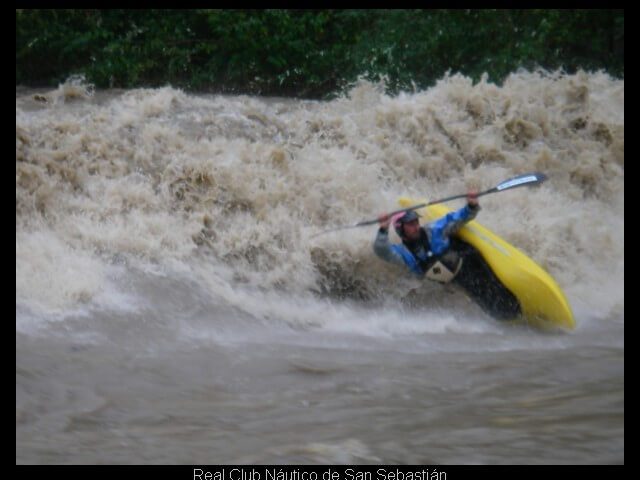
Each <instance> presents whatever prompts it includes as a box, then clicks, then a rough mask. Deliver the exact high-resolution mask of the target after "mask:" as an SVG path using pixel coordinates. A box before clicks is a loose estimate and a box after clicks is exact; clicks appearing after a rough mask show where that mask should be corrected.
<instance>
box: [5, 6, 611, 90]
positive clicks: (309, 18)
mask: <svg viewBox="0 0 640 480" xmlns="http://www.w3.org/2000/svg"><path fill="white" fill-rule="evenodd" d="M537 66H540V67H543V68H547V69H556V68H564V69H565V70H566V71H568V72H573V71H575V70H577V69H579V68H582V69H586V70H596V69H604V70H606V71H608V72H609V73H610V74H612V75H615V76H623V75H624V10H493V9H491V10H209V9H199V10H16V84H23V85H56V84H58V83H60V82H63V81H64V80H65V79H66V78H67V77H68V76H69V75H71V74H74V73H84V74H85V76H86V77H87V79H88V80H89V81H90V82H92V83H95V84H96V86H98V87H137V86H160V85H166V84H172V85H175V86H178V87H182V88H186V89H192V90H208V91H217V92H236V93H241V92H243V93H260V94H269V95H295V96H303V97H322V96H324V95H328V94H331V93H336V92H339V91H340V90H341V89H343V88H344V87H345V86H347V85H348V84H350V83H351V82H353V81H355V80H356V79H357V78H358V77H361V76H363V77H365V78H368V79H372V80H377V79H380V78H383V77H384V78H385V84H386V85H387V88H388V89H389V91H390V92H397V91H399V90H406V89H409V90H410V89H412V88H415V87H417V88H424V87H427V86H429V85H432V84H433V83H434V82H435V81H436V80H438V79H439V78H441V77H442V76H443V75H444V74H445V73H446V72H447V71H451V72H461V73H463V74H465V75H469V76H471V77H472V78H473V79H474V80H478V79H479V78H480V77H481V76H482V75H483V73H485V72H486V73H487V74H488V75H489V79H490V80H492V81H495V82H500V81H502V80H503V79H504V77H505V76H506V75H508V74H509V73H510V72H512V71H514V70H517V69H518V68H520V67H524V68H529V69H531V68H535V67H537Z"/></svg>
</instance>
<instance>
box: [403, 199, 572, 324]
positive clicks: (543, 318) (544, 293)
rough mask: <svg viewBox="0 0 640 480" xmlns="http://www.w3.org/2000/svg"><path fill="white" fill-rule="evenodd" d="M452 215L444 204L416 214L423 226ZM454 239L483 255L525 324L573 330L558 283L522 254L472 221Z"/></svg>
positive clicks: (412, 202)
mask: <svg viewBox="0 0 640 480" xmlns="http://www.w3.org/2000/svg"><path fill="white" fill-rule="evenodd" d="M398 203H399V204H400V206H401V207H410V206H412V205H416V204H421V203H428V201H425V200H415V199H411V198H408V197H402V198H400V199H399V201H398ZM451 211H452V210H451V209H449V208H448V207H446V206H445V205H443V204H436V205H430V206H427V207H423V208H421V209H419V210H417V212H418V214H419V215H420V216H421V217H422V219H423V222H424V220H426V221H427V222H430V221H434V220H436V219H438V218H440V217H442V216H444V215H446V214H447V213H449V212H451ZM454 237H458V238H459V239H460V240H462V241H463V242H465V243H467V244H469V245H471V246H472V247H474V248H475V249H476V250H477V251H478V252H479V253H480V255H482V258H483V259H484V261H485V262H486V264H487V265H488V266H489V268H490V269H491V270H492V272H493V274H495V277H497V279H498V280H499V282H500V283H501V284H502V286H504V287H506V290H508V291H509V292H511V293H512V294H513V296H514V297H515V298H516V299H517V302H518V303H519V307H520V308H519V311H520V312H521V317H522V319H524V320H525V321H526V322H527V323H529V324H531V325H534V326H536V327H539V328H548V327H552V328H554V327H557V328H561V329H565V330H571V329H573V328H575V319H574V317H573V313H572V311H571V307H570V305H569V302H568V301H567V298H566V296H565V294H564V292H563V291H562V289H561V288H560V286H559V285H558V283H557V282H556V281H555V280H554V279H553V277H551V275H549V273H547V272H546V271H545V270H544V269H543V268H542V267H541V266H540V265H538V264H537V263H536V262H534V261H533V260H532V259H531V258H529V257H528V256H527V255H525V254H524V253H523V252H522V251H520V250H518V249H517V248H516V247H514V246H513V245H511V244H510V243H508V242H507V241H505V240H504V239H502V238H500V237H499V236H498V235H496V234H495V233H493V232H492V231H491V230H489V229H488V228H486V227H483V226H482V225H480V224H479V223H478V222H477V221H475V220H472V221H470V222H468V223H467V224H465V225H464V226H463V227H462V228H461V229H460V230H458V231H457V232H456V233H455V234H454Z"/></svg>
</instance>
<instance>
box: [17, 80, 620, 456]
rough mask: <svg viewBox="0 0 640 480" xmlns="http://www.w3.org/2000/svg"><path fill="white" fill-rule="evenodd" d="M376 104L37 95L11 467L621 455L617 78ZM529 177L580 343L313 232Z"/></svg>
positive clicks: (485, 218) (495, 208)
mask: <svg viewBox="0 0 640 480" xmlns="http://www.w3.org/2000/svg"><path fill="white" fill-rule="evenodd" d="M383 92H384V85H378V84H372V83H368V82H365V81H361V82H359V83H358V84H356V85H355V86H354V87H353V88H352V89H351V90H350V92H349V93H348V95H346V96H344V97H341V98H338V99H335V100H332V101H322V102H321V101H303V100H292V99H280V98H258V97H249V96H218V95H198V94H188V93H185V92H183V91H181V90H178V89H174V88H171V87H166V88H159V89H137V90H120V91H116V90H109V91H94V90H93V88H92V86H91V85H88V84H87V83H85V82H84V81H82V79H78V78H73V79H71V80H69V81H68V82H67V83H65V84H64V85H61V86H60V87H59V88H58V89H57V90H54V91H42V90H38V91H36V90H32V89H23V88H17V89H16V461H17V463H202V464H207V463H208V464H212V463H224V462H230V463H236V462H240V463H254V462H257V463H273V462H276V463H300V462H302V463H350V462H356V463H380V462H383V463H549V462H552V463H556V462H559V463H565V462H568V463H576V462H577V463H591V462H596V463H598V462H607V463H609V462H614V463H620V462H624V360H623V359H624V239H623V236H624V81H623V80H615V79H612V78H611V77H609V76H608V75H606V74H604V73H584V72H579V73H578V74H575V75H568V74H564V73H560V72H555V73H554V72H544V71H539V72H533V73H531V72H519V73H514V74H512V75H510V76H509V77H508V78H507V79H506V80H505V82H504V84H503V85H502V86H497V85H494V84H492V83H489V82H487V81H486V80H484V79H483V80H482V81H480V82H479V83H476V84H473V82H472V81H471V79H469V78H467V77H464V76H460V75H454V76H447V77H445V78H443V79H442V80H441V81H439V82H438V83H437V85H435V86H434V87H433V88H430V89H428V90H426V91H418V92H413V93H402V94H400V95H398V96H394V97H391V96H388V95H385V94H384V93H383ZM528 171H541V172H544V173H545V174H547V175H548V177H549V180H548V181H547V182H545V183H544V184H542V185H541V186H539V187H536V188H531V189H529V188H521V189H514V190H510V191H505V192H502V193H499V194H494V195H487V196H484V197H481V199H480V204H481V206H482V210H481V211H480V213H479V214H478V217H477V221H478V222H480V223H481V224H483V225H485V226H486V227H488V228H490V229H492V230H493V231H494V232H496V233H497V234H498V235H500V236H501V237H503V238H504V239H505V240H507V241H509V242H510V243H512V244H513V245H515V246H517V247H518V248H520V249H521V250H523V251H524V252H525V253H527V255H529V256H530V257H531V258H533V259H534V260H535V261H536V262H538V263H539V264H540V265H541V266H542V267H544V268H545V269H546V270H547V271H548V272H549V273H550V274H551V275H552V276H553V277H554V278H555V279H556V280H557V282H558V284H559V285H560V286H561V288H562V289H563V290H564V292H565V293H566V295H567V298H568V300H569V302H570V304H571V306H572V309H573V311H574V314H575V317H576V322H577V328H576V330H575V331H574V332H571V333H568V334H549V333H542V332H539V331H534V330H529V329H527V328H524V327H522V326H520V327H517V328H516V327H513V326H509V325H506V324H502V323H500V322H496V321H495V320H493V319H491V318H489V317H487V316H486V315H485V314H483V313H482V311H481V310H480V309H479V308H478V307H477V306H476V305H475V304H473V303H472V302H471V301H469V300H468V299H467V298H466V297H465V296H464V294H463V293H461V292H459V291H456V290H453V289H452V288H447V287H443V286H441V285H438V284H435V283H428V282H420V281H418V280H415V279H413V278H411V277H409V276H408V275H407V274H406V272H404V271H402V270H401V269H398V268H396V267H395V266H393V265H389V264H386V263H384V262H382V261H381V260H380V259H378V258H377V257H376V256H375V255H374V254H373V251H372V242H373V240H374V236H375V233H376V227H375V226H372V227H366V228H357V229H349V230H344V231H341V232H336V233H330V234H326V235H319V236H316V235H315V234H316V233H318V232H320V231H322V230H323V229H328V228H331V227H335V226H338V225H347V224H353V223H355V222H358V221H361V220H366V219H371V218H375V217H376V216H377V215H378V214H379V213H380V212H383V211H390V210H395V209H397V208H398V205H397V199H398V197H400V196H402V195H408V196H411V197H417V198H427V199H437V198H440V197H446V196H449V195H454V194H458V193H464V192H466V191H467V189H468V188H477V189H487V188H491V187H492V186H495V185H496V184H497V183H499V182H501V181H503V180H505V179H507V178H509V177H511V176H514V175H517V174H521V173H525V172H528ZM461 205H462V203H461V201H458V203H456V202H451V204H450V206H452V207H454V208H455V207H459V206H461ZM392 239H394V237H393V236H392Z"/></svg>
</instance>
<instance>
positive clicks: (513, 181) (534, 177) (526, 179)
mask: <svg viewBox="0 0 640 480" xmlns="http://www.w3.org/2000/svg"><path fill="white" fill-rule="evenodd" d="M546 179H547V176H546V175H545V174H544V173H540V172H533V173H524V174H522V175H518V176H517V177H513V178H509V179H507V180H505V181H504V182H501V183H499V184H498V185H496V186H495V187H493V188H490V189H489V190H485V191H484V192H479V193H478V197H481V196H482V195H488V194H490V193H497V192H504V191H505V190H510V189H512V188H516V187H523V186H525V185H529V186H533V185H538V184H540V183H542V182H544V181H545V180H546ZM466 196H467V194H466V193H461V194H459V195H453V196H451V197H446V198H441V199H439V200H433V201H431V202H427V203H420V204H418V205H413V206H411V207H407V208H401V209H400V210H395V211H393V212H391V213H388V214H387V215H388V216H389V217H392V216H393V215H395V214H397V213H400V212H407V211H409V210H416V209H418V208H422V207H427V206H429V205H435V204H436V203H444V202H448V201H449V200H455V199H456V198H466ZM375 223H378V219H377V218H376V219H375V220H365V221H362V222H358V223H356V224H354V225H343V226H340V227H336V228H332V229H330V230H323V231H322V232H319V233H316V234H315V235H312V236H311V237H316V236H318V235H322V234H325V233H330V232H336V231H338V230H345V229H347V228H356V227H364V226H366V225H373V224H375Z"/></svg>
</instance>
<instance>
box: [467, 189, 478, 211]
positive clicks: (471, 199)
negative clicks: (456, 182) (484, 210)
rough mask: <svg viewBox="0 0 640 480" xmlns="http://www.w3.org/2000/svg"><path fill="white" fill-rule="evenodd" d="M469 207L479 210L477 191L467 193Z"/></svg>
mask: <svg viewBox="0 0 640 480" xmlns="http://www.w3.org/2000/svg"><path fill="white" fill-rule="evenodd" d="M467 205H469V207H471V208H478V205H479V203H478V192H477V191H476V190H469V192H467Z"/></svg>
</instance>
